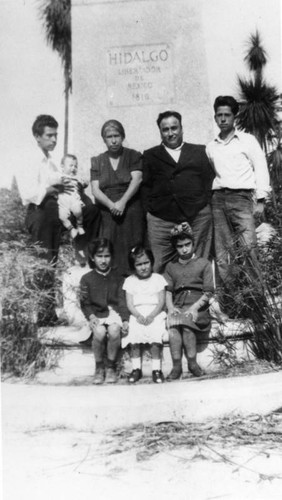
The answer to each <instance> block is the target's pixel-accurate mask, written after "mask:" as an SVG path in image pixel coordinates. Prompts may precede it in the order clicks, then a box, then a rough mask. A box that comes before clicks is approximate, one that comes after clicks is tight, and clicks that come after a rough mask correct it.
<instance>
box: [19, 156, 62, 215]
mask: <svg viewBox="0 0 282 500" xmlns="http://www.w3.org/2000/svg"><path fill="white" fill-rule="evenodd" d="M18 180H19V191H20V195H21V198H22V202H23V204H24V205H28V204H29V203H35V205H40V203H41V202H42V200H43V198H44V197H45V195H46V190H47V188H48V187H50V186H53V185H55V184H59V183H61V182H62V173H61V172H60V170H59V169H58V167H57V166H56V165H55V163H54V161H53V160H52V157H51V155H50V154H49V155H48V157H46V156H45V154H44V153H43V151H42V150H41V149H40V148H37V150H35V151H34V154H33V155H32V156H30V157H29V158H28V159H27V160H26V161H25V168H24V170H23V172H22V173H21V175H20V176H19V179H18Z"/></svg>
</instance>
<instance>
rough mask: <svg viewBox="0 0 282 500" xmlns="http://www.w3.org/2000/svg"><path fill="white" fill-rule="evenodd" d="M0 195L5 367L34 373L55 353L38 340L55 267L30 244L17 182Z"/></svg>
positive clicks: (51, 293)
mask: <svg viewBox="0 0 282 500" xmlns="http://www.w3.org/2000/svg"><path fill="white" fill-rule="evenodd" d="M0 199H1V205H0V209H1V211H0V213H1V216H0V238H1V241H2V243H1V245H0V275H1V283H0V285H1V291H0V304H1V317H0V320H1V341H0V342H1V344H0V345H1V371H2V373H3V374H9V375H15V376H32V375H34V374H35V373H36V372H37V371H38V370H40V369H42V368H45V367H47V366H49V365H51V364H52V363H53V361H54V358H55V357H56V355H54V352H53V353H52V355H51V353H50V349H48V348H47V347H46V346H44V345H42V344H41V343H40V341H39V340H38V321H40V322H41V323H44V321H45V320H47V318H48V317H50V314H51V312H52V309H53V308H54V294H55V290H56V288H57V286H55V287H54V286H53V285H54V282H55V281H54V269H53V267H52V266H51V265H50V264H48V263H47V262H46V260H45V259H44V258H42V252H43V250H42V249H40V248H37V247H35V246H31V245H30V244H29V238H28V234H27V232H26V230H25V225H24V220H25V209H24V207H23V205H22V203H21V200H20V197H19V193H18V190H17V186H16V183H15V182H13V185H12V188H11V190H8V189H1V190H0Z"/></svg>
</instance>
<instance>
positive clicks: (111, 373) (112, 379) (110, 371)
mask: <svg viewBox="0 0 282 500" xmlns="http://www.w3.org/2000/svg"><path fill="white" fill-rule="evenodd" d="M105 382H106V384H115V383H116V382H117V373H116V371H115V369H114V368H107V370H106V378H105Z"/></svg>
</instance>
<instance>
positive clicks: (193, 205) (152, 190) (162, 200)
mask: <svg viewBox="0 0 282 500" xmlns="http://www.w3.org/2000/svg"><path fill="white" fill-rule="evenodd" d="M213 178H214V173H213V170H212V168H211V166H210V164H209V160H208V157H207V155H206V152H205V146H202V145H198V144H188V143H184V144H183V146H182V149H181V154H180V157H179V161H178V162H177V163H176V162H175V161H174V159H173V158H172V157H171V155H170V154H169V153H168V152H167V151H166V149H165V147H164V146H163V145H162V144H161V145H159V146H155V147H153V148H151V149H148V150H147V151H144V154H143V184H142V198H143V205H144V208H145V210H146V211H148V212H150V213H151V214H152V215H155V216H156V217H159V218H160V219H163V220H166V221H171V222H176V223H178V222H183V221H184V220H188V221H192V220H193V219H194V217H195V216H196V215H197V213H198V212H199V211H200V210H201V209H202V208H204V207H205V206H206V205H207V204H208V203H209V202H210V196H211V185H212V181H213Z"/></svg>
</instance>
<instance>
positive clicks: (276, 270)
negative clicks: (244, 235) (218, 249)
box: [219, 233, 282, 365]
mask: <svg viewBox="0 0 282 500" xmlns="http://www.w3.org/2000/svg"><path fill="white" fill-rule="evenodd" d="M281 248H282V236H281V234H279V233H277V234H276V236H274V237H273V238H272V239H271V240H270V241H269V242H268V243H267V244H265V245H264V246H263V247H259V249H258V254H259V267H258V266H257V264H256V263H255V262H254V261H253V260H252V259H251V257H250V254H249V251H248V250H247V249H244V248H242V246H241V247H240V246H239V245H238V242H237V245H233V246H232V247H231V248H229V253H230V256H231V262H232V265H231V267H230V275H229V281H228V283H226V284H225V285H224V286H223V287H222V289H221V290H220V292H219V296H220V297H219V300H220V302H222V303H224V305H225V308H226V312H227V313H228V314H229V316H230V317H232V318H234V319H235V318H236V319H237V318H242V319H248V320H251V321H252V324H253V327H254V334H253V337H252V339H251V346H252V350H253V352H254V354H255V355H256V357H257V358H259V359H263V360H266V361H270V362H273V363H276V364H279V365H282V340H281V339H282V289H281V286H282V285H281V283H282V252H281Z"/></svg>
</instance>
